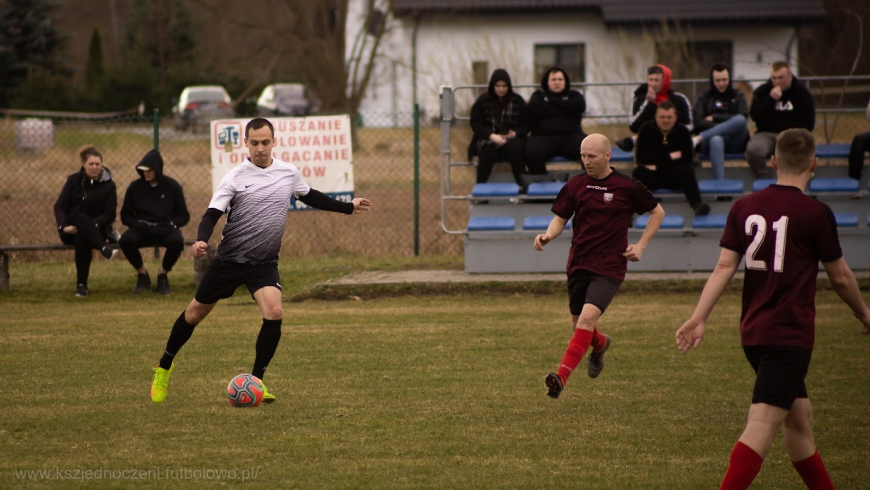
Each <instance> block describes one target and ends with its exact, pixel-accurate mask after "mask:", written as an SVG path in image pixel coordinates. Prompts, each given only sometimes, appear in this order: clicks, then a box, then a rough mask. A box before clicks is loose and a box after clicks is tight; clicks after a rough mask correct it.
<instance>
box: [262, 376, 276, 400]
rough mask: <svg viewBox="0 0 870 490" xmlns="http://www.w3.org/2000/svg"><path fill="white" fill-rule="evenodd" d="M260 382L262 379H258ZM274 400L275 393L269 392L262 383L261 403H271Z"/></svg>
mask: <svg viewBox="0 0 870 490" xmlns="http://www.w3.org/2000/svg"><path fill="white" fill-rule="evenodd" d="M260 382H261V383H262V381H260ZM274 401H275V395H273V394H271V393H269V390H268V389H267V388H266V385H265V384H264V385H263V401H262V403H272V402H274Z"/></svg>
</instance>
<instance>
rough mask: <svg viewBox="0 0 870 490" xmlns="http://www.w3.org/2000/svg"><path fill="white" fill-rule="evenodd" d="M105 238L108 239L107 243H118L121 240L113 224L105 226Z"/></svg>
mask: <svg viewBox="0 0 870 490" xmlns="http://www.w3.org/2000/svg"><path fill="white" fill-rule="evenodd" d="M106 238H108V239H109V243H118V242H120V241H121V234H120V233H118V230H116V229H115V226H114V225H109V226H107V227H106Z"/></svg>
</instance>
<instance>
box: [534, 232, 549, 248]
mask: <svg viewBox="0 0 870 490" xmlns="http://www.w3.org/2000/svg"><path fill="white" fill-rule="evenodd" d="M552 240H553V237H551V236H550V235H548V234H546V233H541V234H540V235H538V236H536V237H535V250H538V251H540V250H543V249H544V245H546V244H548V243H550V242H551V241H552Z"/></svg>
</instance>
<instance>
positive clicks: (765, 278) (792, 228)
mask: <svg viewBox="0 0 870 490" xmlns="http://www.w3.org/2000/svg"><path fill="white" fill-rule="evenodd" d="M720 246H722V247H724V248H727V249H729V250H733V251H735V252H737V253H740V254H743V255H745V257H746V273H745V279H744V281H743V313H742V314H741V317H740V337H741V339H742V342H743V345H781V346H792V347H801V348H805V349H812V348H813V341H814V340H815V319H816V304H815V299H816V277H817V276H818V274H819V261H822V262H830V261H833V260H837V259H839V258H840V257H842V256H843V252H842V250H841V249H840V240H839V238H838V237H837V223H836V221H835V220H834V214H833V213H832V212H831V208H829V207H828V205H827V204H824V203H821V202H818V201H816V200H814V199H812V198H809V197H807V196H805V195H804V193H803V192H801V190H800V189H798V188H797V187H791V186H780V185H772V186H770V187H768V188H767V189H764V190H763V191H759V192H754V193H752V194H750V195H748V196H746V197H744V198H742V199H740V200H739V201H737V202H736V203H734V205H733V206H732V207H731V211H730V212H729V213H728V221H727V223H726V224H725V233H724V234H723V235H722V241H721V242H720Z"/></svg>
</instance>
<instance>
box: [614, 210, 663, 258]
mask: <svg viewBox="0 0 870 490" xmlns="http://www.w3.org/2000/svg"><path fill="white" fill-rule="evenodd" d="M664 219H665V210H664V208H662V205H661V204H657V205H656V207H655V208H654V209H653V210H652V211H650V212H649V222H648V223H647V224H646V229H644V230H643V235H641V236H640V240H638V241H637V243H634V244H631V245H629V246H628V248H626V249H625V252H624V253H623V254H622V256H623V257H625V258H627V259H628V260H630V261H632V262H637V261H639V260H640V259H641V257H643V251H644V250H646V246H647V245H649V242H650V240H652V237H653V236H655V234H656V232H657V231H659V227H660V226H662V221H664Z"/></svg>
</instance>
